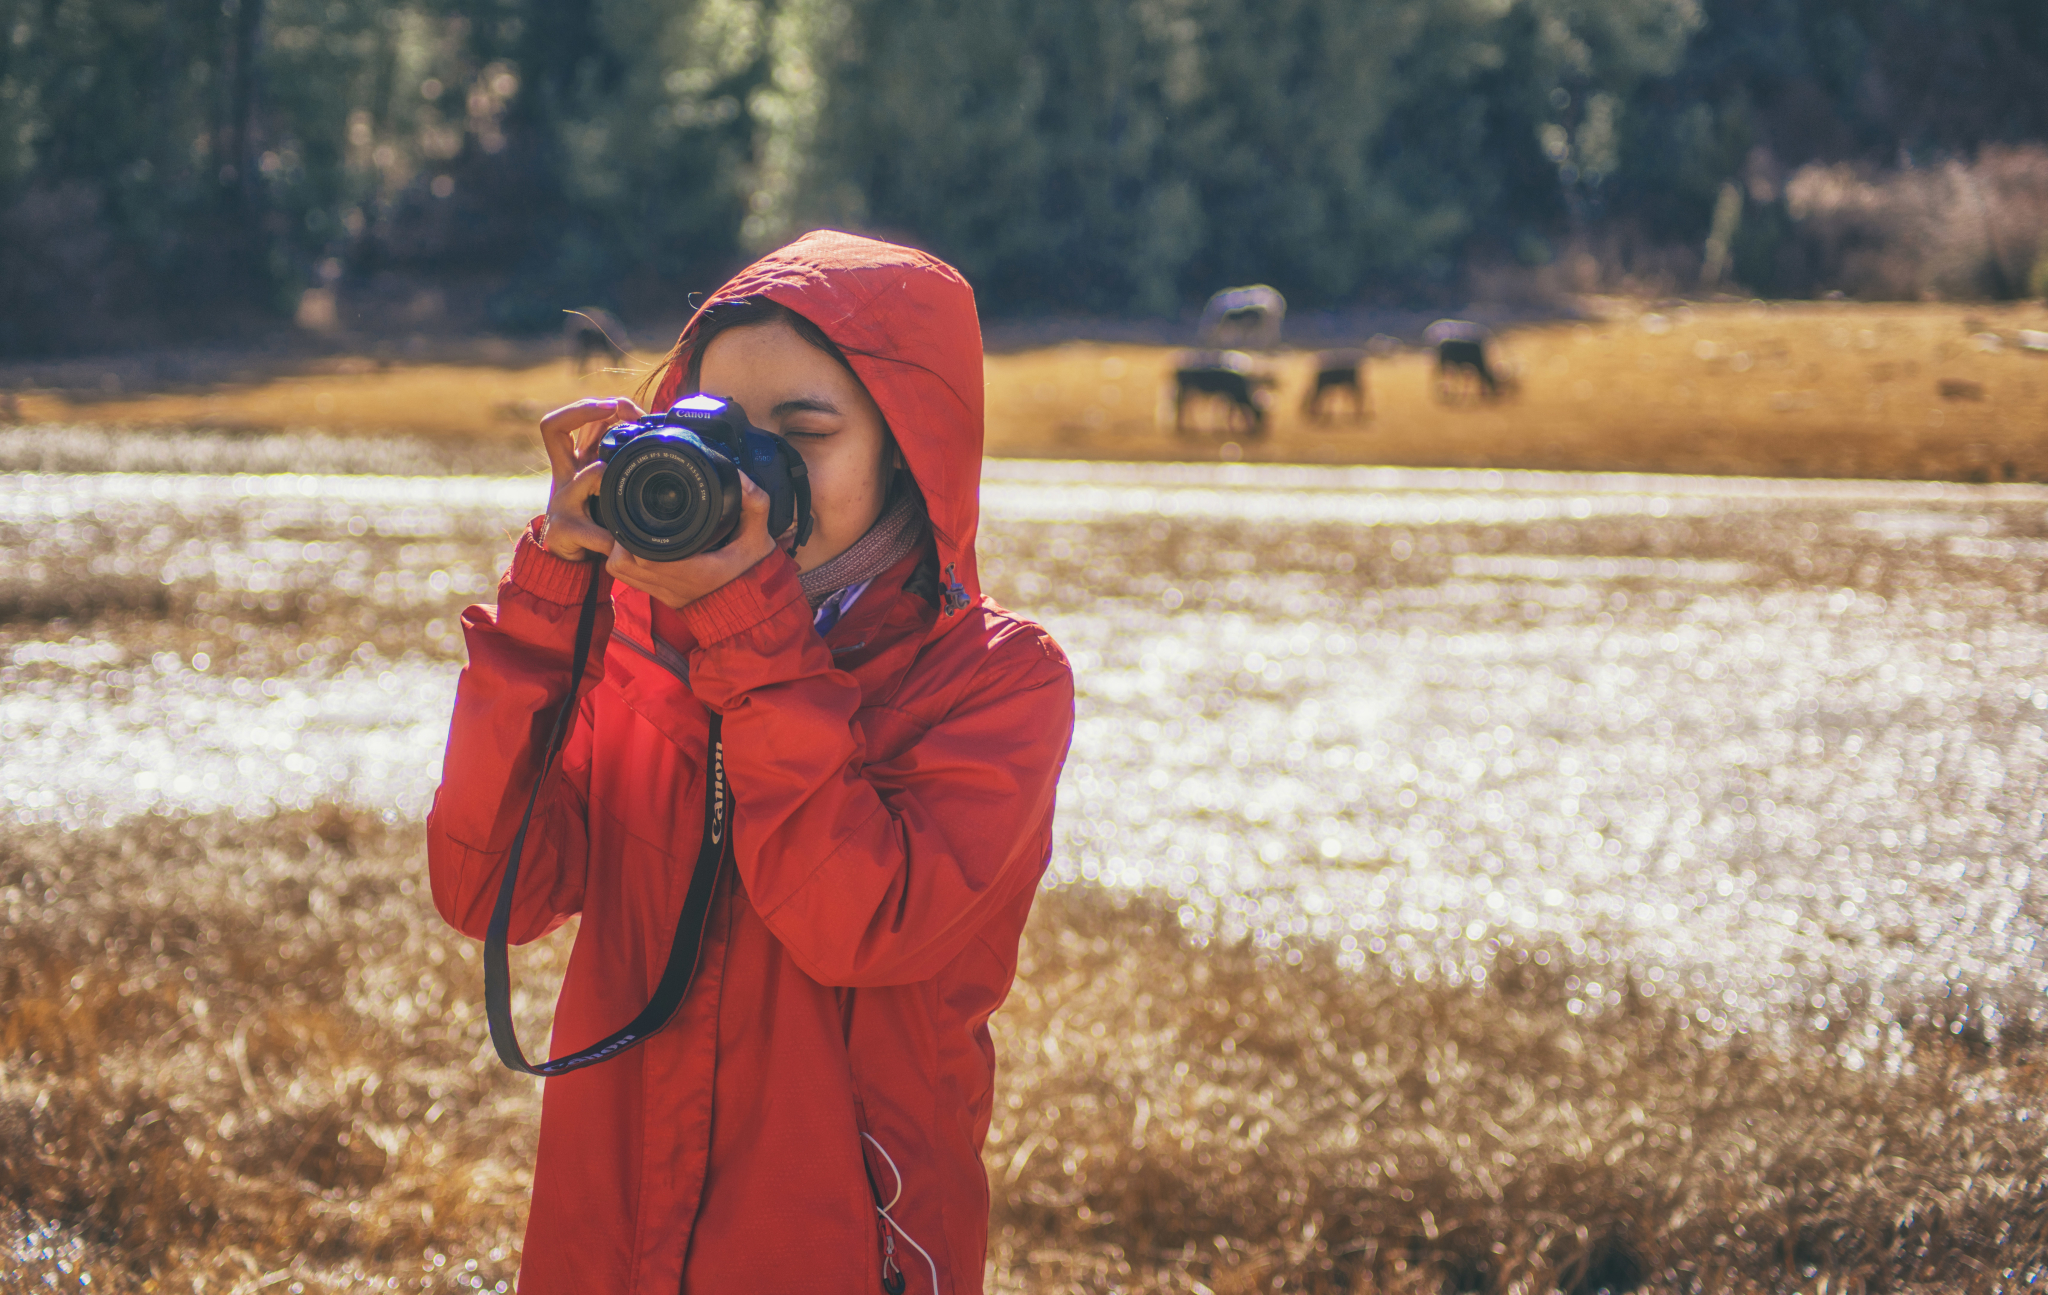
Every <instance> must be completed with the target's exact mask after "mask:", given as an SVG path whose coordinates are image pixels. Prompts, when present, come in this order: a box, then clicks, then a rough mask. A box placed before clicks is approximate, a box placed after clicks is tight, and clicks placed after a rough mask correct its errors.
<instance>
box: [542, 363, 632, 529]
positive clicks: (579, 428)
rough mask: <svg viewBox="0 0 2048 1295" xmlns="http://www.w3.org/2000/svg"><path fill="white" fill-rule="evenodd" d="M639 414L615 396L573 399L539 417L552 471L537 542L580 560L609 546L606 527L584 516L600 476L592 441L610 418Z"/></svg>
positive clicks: (620, 420) (614, 421) (623, 418)
mask: <svg viewBox="0 0 2048 1295" xmlns="http://www.w3.org/2000/svg"><path fill="white" fill-rule="evenodd" d="M645 416H646V415H645V414H644V413H642V412H641V409H640V406H638V405H636V404H634V403H633V402H632V401H630V400H628V399H626V398H625V397H624V396H618V397H615V398H611V399H606V400H579V401H577V402H576V403H575V404H573V405H564V406H562V407H561V408H560V409H557V410H556V411H555V412H553V413H552V414H549V415H548V416H547V417H546V418H543V419H541V420H540V443H541V446H542V448H544V449H546V450H547V453H548V467H549V469H550V470H551V471H552V472H553V474H554V481H553V483H552V484H551V485H550V486H549V487H548V516H547V521H546V522H545V523H543V524H542V526H541V544H542V545H543V546H545V547H546V549H547V551H548V552H550V553H552V554H554V555H555V556H556V557H558V558H567V559H569V560H570V561H571V562H582V561H585V560H586V559H588V558H589V557H590V555H591V554H593V553H595V554H597V555H598V556H600V557H603V556H605V555H606V554H609V553H611V552H612V551H613V540H612V534H611V532H610V531H608V530H606V529H605V528H604V527H602V526H599V525H598V524H597V523H596V522H594V521H592V520H591V519H590V504H589V500H590V497H591V496H592V495H594V494H596V493H597V483H598V480H599V479H600V478H602V477H603V476H604V464H602V463H600V462H598V460H597V443H598V442H599V441H601V440H603V439H604V434H605V433H606V432H607V431H609V430H611V428H612V426H613V425H614V424H617V423H624V422H630V421H632V420H633V419H635V418H644V417H645ZM621 551H623V550H621Z"/></svg>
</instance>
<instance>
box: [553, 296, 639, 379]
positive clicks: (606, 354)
mask: <svg viewBox="0 0 2048 1295" xmlns="http://www.w3.org/2000/svg"><path fill="white" fill-rule="evenodd" d="M562 335H563V337H564V338H565V339H566V340H567V341H568V343H569V355H570V357H571V358H572V359H573V360H574V361H575V364H576V372H577V373H578V374H581V373H583V372H584V371H585V370H586V369H588V368H589V367H590V362H591V360H592V359H598V360H599V361H600V363H599V366H598V367H600V368H604V367H609V366H612V365H618V364H623V363H625V360H626V348H627V347H629V346H631V345H632V344H633V341H632V339H631V338H629V337H627V336H626V326H625V325H624V324H621V323H620V322H619V321H618V318H617V317H616V316H614V315H613V314H612V313H611V312H610V311H609V310H605V309H602V308H601V307H598V306H586V307H584V308H583V309H582V310H571V311H568V312H566V318H565V319H564V320H563V322H562Z"/></svg>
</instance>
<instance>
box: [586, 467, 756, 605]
mask: <svg viewBox="0 0 2048 1295" xmlns="http://www.w3.org/2000/svg"><path fill="white" fill-rule="evenodd" d="M740 501H741V502H740V528H739V529H738V530H737V531H734V532H733V537H732V539H731V540H730V541H728V542H727V543H726V546H725V547H724V548H722V549H713V550H711V551H710V552H709V553H699V554H698V555H697V556H695V557H692V558H684V559H682V560H681V561H678V562H649V561H647V560H646V559H645V558H638V557H634V556H633V555H632V554H631V553H628V552H627V551H626V548H625V546H624V545H620V546H618V547H617V548H614V549H613V550H612V556H611V560H610V561H608V562H606V563H605V570H607V571H609V572H611V574H612V578H613V579H614V580H617V581H619V582H621V583H622V584H625V585H629V586H631V587H632V588H634V589H638V590H640V591H641V592H642V593H644V594H646V595H647V596H648V597H650V598H653V599H654V600H655V601H657V602H660V603H664V604H666V605H667V606H669V607H672V608H674V609H675V610H677V611H681V610H682V609H683V608H684V607H686V606H688V605H689V604H690V603H693V602H695V601H697V600H698V599H699V598H702V597H703V596H704V595H705V594H708V593H710V592H712V591H713V590H715V589H722V588H724V587H725V586H726V585H727V584H730V583H731V582H732V581H734V580H736V579H738V578H739V577H740V576H742V575H744V574H746V573H747V572H748V571H750V570H752V569H753V567H754V565H755V564H756V563H758V562H759V561H760V560H761V559H763V558H765V557H767V556H768V555H769V554H771V553H773V552H774V551H775V540H774V539H773V538H772V537H771V536H770V535H769V534H768V492H767V491H765V490H763V489H761V487H759V486H757V485H755V484H754V482H753V480H752V479H751V478H749V477H748V476H747V474H746V473H744V472H742V473H741V474H740ZM793 529H794V528H792V530H793ZM605 538H606V539H607V540H609V539H610V538H611V537H610V536H609V535H607V536H606V537H605Z"/></svg>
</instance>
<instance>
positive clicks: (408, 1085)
mask: <svg viewBox="0 0 2048 1295" xmlns="http://www.w3.org/2000/svg"><path fill="white" fill-rule="evenodd" d="M417 834H418V829H417V828H399V829H393V828H387V827H385V826H383V825H381V824H379V823H378V822H377V821H376V820H375V819H374V818H369V817H367V816H363V815H356V814H350V813H348V812H344V811H340V810H334V809H328V810H316V811H314V812H311V813H293V814H285V815H281V816H279V817H276V818H273V819H270V820H266V821H261V822H234V821H229V820H224V819H199V820H184V821H169V820H156V819H142V820H131V821H130V822H129V823H127V824H126V825H124V826H121V827H117V828H113V829H102V830H93V831H87V832H84V833H78V834H71V835H69V836H65V835H62V834H59V833H57V832H56V831H54V830H51V831H48V832H24V831H16V832H12V833H10V835H9V837H8V838H7V840H6V846H5V850H4V854H0V870H4V872H0V905H4V908H5V920H6V922H7V930H8V938H7V940H6V942H5V944H4V946H0V948H4V952H0V995H4V999H5V1001H6V1004H7V1011H6V1014H5V1016H4V1018H0V1057H4V1061H5V1065H4V1068H0V1076H4V1087H0V1189H4V1192H5V1195H6V1196H7V1198H9V1199H11V1200H14V1201H18V1202H20V1203H21V1212H16V1213H14V1214H13V1215H12V1216H11V1217H8V1216H0V1217H6V1224H5V1225H6V1227H7V1228H8V1231H9V1234H10V1240H12V1239H14V1238H20V1240H19V1241H17V1242H16V1246H15V1249H14V1251H13V1253H12V1254H6V1253H4V1252H0V1265H5V1264H10V1263H11V1265H12V1267H11V1269H10V1270H8V1273H7V1275H0V1289H4V1290H13V1291H43V1290H71V1291H78V1290H89V1291H93V1292H112V1293H115V1295H127V1293H128V1292H155V1291H161V1292H169V1291H193V1292H213V1293H225V1292H236V1293H238V1295H249V1293H252V1292H256V1291H262V1290H277V1291H292V1292H341V1291H361V1290H413V1291H423V1290H424V1291H446V1292H464V1291H505V1290H508V1289H510V1287H511V1283H512V1281H513V1279H514V1277H515V1274H516V1271H517V1264H518V1250H517V1247H518V1241H519V1233H520V1228H521V1225H522V1221H523V1216H524V1208H525V1202H524V1197H525V1189H526V1175H527V1173H528V1172H529V1167H530V1164H531V1159H532V1154H533V1150H532V1149H533V1138H534V1131H535V1125H536V1123H537V1114H538V1100H537V1091H536V1089H535V1086H534V1084H533V1082H532V1081H530V1080H527V1079H524V1078H522V1077H517V1076H514V1075H512V1074H511V1073H510V1072H508V1071H505V1070H503V1069H501V1068H500V1067H499V1066H498V1065H497V1063H496V1061H495V1059H494V1058H493V1057H492V1055H491V1052H490V1048H489V1045H488V1043H487V1042H486V1041H485V1034H484V1027H483V1021H482V1010H481V1003H480V1001H479V993H478V988H479V985H480V982H481V979H482V977H481V976H480V974H479V972H478V962H477V951H476V946H475V945H474V944H473V943H471V942H470V941H467V940H465V939H463V938H461V937H459V936H457V935H456V934H454V933H453V932H451V931H449V930H447V929H446V928H444V927H442V926H441V925H440V923H439V922H438V920H437V919H436V918H435V917H434V915H433V913H432V910H431V907H430V906H429V905H428V904H427V903H426V902H425V898H424V896H423V895H422V894H421V893H420V888H421V885H422V883H421V882H420V880H419V878H420V876H421V873H422V869H421V867H420V864H419V862H418V854H419V849H420V842H419V841H418V839H417ZM566 943H567V942H566V939H557V940H553V941H549V942H548V943H547V944H546V945H544V946H542V947H541V950H540V951H539V952H538V953H532V952H529V953H527V954H525V955H524V956H523V957H522V959H521V964H522V965H521V966H520V967H519V969H518V972H517V976H518V979H519V983H520V984H521V985H522V986H523V987H524V988H523V992H522V993H521V994H520V995H519V1001H518V1006H519V1010H520V1012H521V1015H522V1016H523V1018H524V1021H523V1026H522V1033H524V1034H525V1035H526V1037H528V1038H532V1037H536V1034H537V1031H538V1030H539V1029H540V1027H541V1020H540V1019H539V1018H540V1017H541V1015H542V1014H544V1011H545V1005H546V1004H547V1002H548V1001H549V1000H550V998H551V993H550V988H551V981H552V980H553V979H554V977H555V976H556V975H558V974H559V965H558V963H557V962H556V961H555V959H558V958H559V955H560V953H561V951H562V950H563V949H564V948H566ZM1559 952H1560V951H1553V950H1543V949H1521V950H1511V951H1509V952H1508V953H1507V954H1506V955H1505V956H1504V957H1503V959H1502V960H1501V961H1500V962H1499V963H1498V964H1497V966H1498V968H1499V970H1498V972H1497V974H1496V975H1495V976H1493V977H1492V978H1490V980H1489V981H1488V983H1486V984H1485V985H1483V986H1480V985H1473V984H1469V983H1468V984H1465V985H1454V984H1446V983H1443V982H1442V981H1441V980H1439V981H1437V982H1435V983H1418V982H1417V981H1414V980H1408V979H1405V978H1400V977H1396V976H1391V975H1388V974H1385V973H1382V972H1376V971H1374V970H1372V969H1371V968H1368V969H1367V970H1366V971H1365V972H1364V973H1362V974H1361V973H1357V972H1348V971H1340V970H1339V969H1337V968H1336V967H1334V966H1333V965H1330V964H1329V963H1328V962H1327V961H1325V960H1323V959H1321V958H1320V957H1317V956H1315V955H1311V956H1310V957H1309V958H1307V959H1306V960H1303V961H1301V962H1300V963H1299V965H1293V966H1290V965H1287V964H1286V962H1284V961H1283V960H1281V959H1279V958H1277V957H1273V956H1271V955H1267V954H1262V953H1260V952H1258V951H1257V950H1255V949H1252V948H1248V947H1243V946H1229V947H1225V946H1215V945H1212V946H1210V947H1207V948H1202V947H1197V946H1195V945H1193V944H1190V943H1188V942H1187V941H1185V940H1184V938H1183V937H1182V935H1181V933H1180V931H1179V930H1178V927H1177V924H1176V923H1175V921H1174V918H1173V916H1172V915H1171V914H1170V913H1166V912H1162V911H1160V910H1158V909H1156V908H1154V907H1152V906H1150V905H1149V904H1146V903H1143V902H1136V901H1133V902H1129V903H1123V904H1119V903H1118V902H1116V901H1114V900H1112V899H1111V898H1109V897H1108V896H1107V893H1106V892H1102V891H1096V890H1074V891H1054V892H1050V893H1048V894H1046V895H1044V896H1042V897H1041V899H1040V902H1039V907H1038V911H1037V912H1036V913H1035V914H1034V916H1033V920H1032V925H1031V928H1030V931H1029V935H1028V938H1027V941H1026V946H1025V950H1024V959H1023V965H1022V968H1021V974H1020V977H1019V982H1018V988H1017V990H1016V992H1015V995H1014V997H1013V999H1012V1001H1011V1003H1010V1005H1008V1006H1006V1007H1005V1008H1004V1009H1003V1012H1002V1013H1001V1015H1000V1016H999V1017H998V1020H997V1030H998V1045H997V1046H998V1048H999V1050H1000V1053H1001V1057H1002V1065H1003V1085H1002V1092H1001V1098H1000V1103H999V1105H998V1108H997V1111H996V1116H995V1122H994V1128H993V1130H992V1132H991V1136H990V1144H989V1150H988V1163H989V1166H990V1178H991V1185H992V1187H993V1189H994V1197H995V1201H996V1206H995V1220H994V1222H995V1232H994V1236H993V1245H992V1253H991V1256H990V1258H991V1273H990V1275H991V1279H992V1289H994V1290H996V1291H998V1292H1004V1293H1006V1295H1009V1293H1014V1295H1024V1293H1026V1292H1029V1293H1032V1295H1038V1293H1047V1295H1050V1293H1052V1292H1105V1293H1106V1292H1159V1293H1161V1295H1164V1293H1165V1292H1186V1293H1191V1295H1252V1292H1255V1291H1257V1292H1336V1291H1363V1290H1380V1291H1389V1292H1404V1293H1405V1292H1415V1293H1416V1295H1423V1293H1427V1295H1438V1293H1439V1292H1452V1291H1461V1292H1462V1291H1472V1292H1489V1293H1499V1295H1509V1293H1511V1292H1544V1291H1551V1290H1561V1291H1567V1292H1573V1293H1575V1295H1593V1293H1594V1292H1598V1291H1611V1292H1616V1293H1617V1295H1618V1293H1620V1292H1625V1291H1631V1290H1638V1289H1640V1290H1646V1291H1671V1292H1680V1291H1683V1292H1709V1291H1711V1292H1721V1291H1738V1292H1741V1291H1787V1292H1789V1291H1801V1292H1813V1293H1814V1295H1818V1293H1819V1292H1822V1291H1828V1292H1833V1291H1878V1290H1909V1291H1929V1292H1952V1291H1980V1290H1981V1291H1993V1290H2006V1289H2014V1290H2016V1289H2034V1288H2035V1287H2036V1283H2038V1282H2039V1281H2040V1280H2041V1279H2042V1277H2043V1257H2044V1255H2048V1185H2044V1182H2043V1178H2042V1170H2041V1166H2042V1164H2043V1160H2044V1157H2048V1125H2044V1121H2043V1119H2042V1118H2041V1116H2042V1104H2041V1094H2042V1091H2043V1088H2042V1071H2041V1057H2040V1053H2039V1050H2038V1048H2036V1047H2033V1046H2031V1045H2029V1044H2028V1043H2027V1042H2026V1041H2024V1040H2022V1041H2018V1042H2013V1041H2008V1042H2006V1043H2004V1044H2001V1045H1999V1046H1996V1047H1992V1046H1987V1045H1986V1043H1985V1041H1984V1037H1983V1034H1982V1032H1981V1030H1980V1029H1979V1023H1977V1022H1974V1021H1972V1020H1969V1019H1965V1018H1958V1019H1956V1020H1955V1021H1953V1022H1952V1023H1949V1024H1947V1025H1945V1026H1936V1025H1932V1024H1930V1025H1929V1026H1928V1027H1927V1028H1925V1029H1921V1030H1918V1031H1917V1032H1916V1031H1907V1032H1904V1033H1901V1032H1898V1031H1896V1030H1895V1031H1894V1034H1893V1040H1892V1042H1891V1044H1890V1045H1888V1046H1887V1047H1886V1048H1885V1049H1883V1050H1881V1051H1880V1053H1878V1054H1877V1055H1866V1054H1863V1053H1858V1052H1849V1051H1843V1052H1839V1053H1831V1052H1830V1051H1829V1050H1828V1049H1827V1048H1825V1047H1814V1046H1810V1045H1804V1046H1787V1041H1779V1042H1777V1043H1773V1042H1771V1041H1769V1040H1766V1039H1762V1038H1754V1037H1749V1036H1735V1037H1730V1036H1728V1035H1727V1034H1725V1033H1721V1032H1718V1031H1715V1030H1712V1029H1709V1028H1705V1027H1702V1026H1700V1025H1699V1024H1697V1023H1696V1021H1695V1020H1694V1018H1693V1016H1692V1015H1691V1014H1689V1013H1688V1012H1687V1011H1686V1010H1685V1009H1684V1008H1683V1007H1682V1006H1681V1005H1679V1004H1677V1003H1674V1002H1672V1001H1670V1000H1669V999H1668V998H1653V997H1648V996H1642V995H1638V994H1637V993H1636V992H1635V990H1634V988H1633V986H1631V987H1630V988H1629V991H1628V992H1627V993H1625V994H1624V995H1623V996H1622V998H1621V1002H1620V1004H1619V1005H1618V1006H1616V1007H1613V1008H1611V1009H1608V1010H1605V1011H1601V1012H1598V1013H1595V1014H1593V1015H1590V1016H1582V1015H1580V1014H1579V1013H1578V1012H1577V1011H1576V1010H1572V1011H1569V1012H1568V1011H1566V1010H1564V1004H1565V1002H1566V1000H1567V999H1569V998H1570V997H1571V994H1572V991H1571V989H1570V987H1569V986H1570V985H1571V984H1575V983H1576V981H1575V980H1569V979H1568V975H1569V970H1568V965H1567V963H1566V962H1565V961H1564V959H1563V958H1562V957H1560V956H1559ZM1760 1096H1763V1097H1764V1098H1765V1100H1759V1097H1760ZM81 1279H84V1280H81Z"/></svg>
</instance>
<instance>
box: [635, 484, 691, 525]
mask: <svg viewBox="0 0 2048 1295" xmlns="http://www.w3.org/2000/svg"><path fill="white" fill-rule="evenodd" d="M685 498H686V496H685V495H684V487H683V482H682V479H681V478H680V477H678V476H676V474H675V473H673V472H652V473H649V474H648V479H647V483H646V484H645V485H643V486H641V487H640V507H641V510H642V511H643V512H645V513H646V515H647V520H648V521H650V522H653V523H655V524H656V525H657V526H659V525H664V524H667V523H672V522H674V521H676V520H677V519H678V518H680V517H681V516H682V515H683V507H684V500H685Z"/></svg>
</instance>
